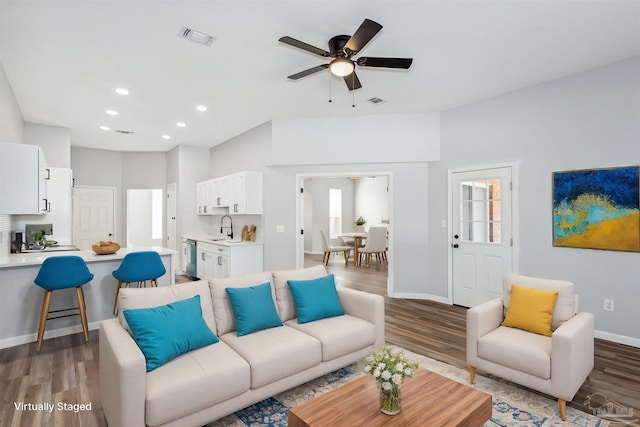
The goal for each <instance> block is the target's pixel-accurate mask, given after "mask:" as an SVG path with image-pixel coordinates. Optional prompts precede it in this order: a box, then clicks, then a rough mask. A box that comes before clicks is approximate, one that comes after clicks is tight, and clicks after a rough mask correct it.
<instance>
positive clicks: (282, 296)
mask: <svg viewBox="0 0 640 427" xmlns="http://www.w3.org/2000/svg"><path fill="white" fill-rule="evenodd" d="M326 275H327V270H326V269H325V268H324V265H316V266H315V267H309V268H300V269H297V270H283V271H274V272H273V284H274V286H275V291H276V307H277V308H278V313H279V314H280V319H282V321H283V322H286V321H287V320H291V319H293V318H295V317H296V305H295V302H294V301H293V295H291V290H290V289H289V286H288V285H287V281H288V280H310V279H317V278H318V277H324V276H326Z"/></svg>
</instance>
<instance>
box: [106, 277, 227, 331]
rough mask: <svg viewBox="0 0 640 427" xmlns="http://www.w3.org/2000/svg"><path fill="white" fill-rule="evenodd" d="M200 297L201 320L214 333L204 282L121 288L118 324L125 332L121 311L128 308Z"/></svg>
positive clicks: (126, 327) (206, 288) (210, 308)
mask: <svg viewBox="0 0 640 427" xmlns="http://www.w3.org/2000/svg"><path fill="white" fill-rule="evenodd" d="M195 295H200V308H201V309H202V318H203V319H204V321H205V323H206V324H207V326H208V327H209V329H211V331H213V332H215V331H216V321H215V317H214V315H213V305H212V304H211V293H210V292H209V283H208V282H207V281H206V280H199V281H196V282H186V283H179V284H175V285H171V286H159V287H157V288H156V287H153V288H122V289H120V293H119V294H118V304H119V305H120V310H119V312H118V318H119V319H120V324H121V325H122V327H123V328H125V329H126V330H127V331H131V330H130V329H129V325H128V324H127V320H126V319H125V318H124V314H123V310H126V309H128V308H149V307H158V306H161V305H166V304H169V303H172V302H175V301H180V300H184V299H187V298H191V297H193V296H195Z"/></svg>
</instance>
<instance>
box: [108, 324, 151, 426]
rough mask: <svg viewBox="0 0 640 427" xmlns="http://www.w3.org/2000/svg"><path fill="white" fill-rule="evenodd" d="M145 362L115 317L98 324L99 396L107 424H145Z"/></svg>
mask: <svg viewBox="0 0 640 427" xmlns="http://www.w3.org/2000/svg"><path fill="white" fill-rule="evenodd" d="M146 374H147V372H146V363H145V359H144V355H143V354H142V352H141V351H140V348H139V347H138V345H137V344H136V342H135V341H134V339H133V338H132V337H131V335H129V333H128V332H127V331H126V330H125V329H124V328H123V327H122V326H121V325H120V322H119V321H118V319H110V320H105V321H104V322H102V323H101V324H100V396H101V399H102V409H103V411H104V415H105V417H106V419H107V423H108V424H109V427H129V426H133V427H137V426H140V427H143V426H144V425H145V400H146Z"/></svg>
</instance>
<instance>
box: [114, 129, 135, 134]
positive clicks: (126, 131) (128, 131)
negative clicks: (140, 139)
mask: <svg viewBox="0 0 640 427" xmlns="http://www.w3.org/2000/svg"><path fill="white" fill-rule="evenodd" d="M114 132H118V133H122V134H125V135H132V134H134V133H135V132H134V131H132V130H122V129H116V130H114Z"/></svg>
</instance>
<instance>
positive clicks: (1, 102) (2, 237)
mask: <svg viewBox="0 0 640 427" xmlns="http://www.w3.org/2000/svg"><path fill="white" fill-rule="evenodd" d="M23 133H24V120H23V119H22V112H21V111H20V107H19V106H18V102H17V101H16V98H15V96H14V95H13V91H12V90H11V86H10V85H9V81H8V80H7V75H6V74H5V73H4V68H2V63H0V142H14V143H22V142H23ZM10 240H11V216H10V215H0V255H8V254H9V251H10V248H11V246H10Z"/></svg>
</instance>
